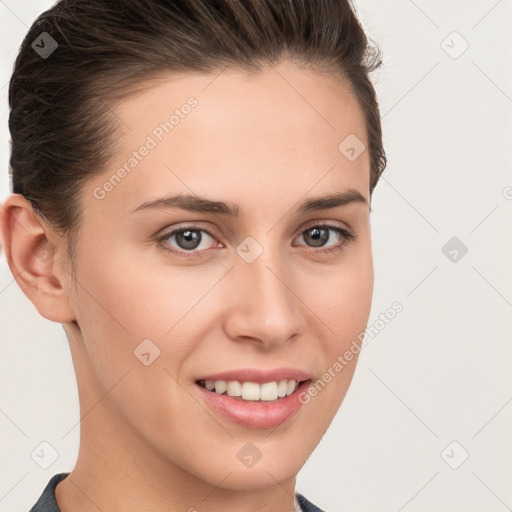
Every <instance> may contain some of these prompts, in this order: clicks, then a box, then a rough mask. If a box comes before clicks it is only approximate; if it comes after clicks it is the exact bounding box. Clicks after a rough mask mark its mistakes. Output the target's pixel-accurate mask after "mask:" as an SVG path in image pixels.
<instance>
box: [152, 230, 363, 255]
mask: <svg viewBox="0 0 512 512" xmlns="http://www.w3.org/2000/svg"><path fill="white" fill-rule="evenodd" d="M313 228H329V229H332V230H333V231H335V232H336V233H337V234H338V235H340V236H341V238H342V242H341V243H339V244H338V245H335V246H333V247H330V248H328V249H322V248H319V249H317V250H316V251H315V252H317V253H321V254H329V253H332V252H334V251H336V250H341V249H342V248H343V247H344V246H345V245H346V244H348V243H349V242H351V241H353V240H354V239H355V238H356V235H355V234H354V233H352V232H351V231H349V230H348V229H345V228H342V227H340V226H336V225H333V224H329V223H325V222H324V223H322V224H313V225H311V226H309V227H308V228H306V229H304V230H303V231H301V233H300V235H303V234H304V233H306V232H307V231H310V230H312V229H313ZM183 231H203V232H205V233H207V234H208V235H209V236H211V237H212V238H213V239H215V238H216V237H215V234H214V233H213V232H212V231H210V230H209V229H206V228H200V227H199V226H186V227H182V228H177V229H172V230H171V231H167V232H166V233H164V234H163V235H162V236H160V237H158V238H157V241H158V242H159V243H160V245H161V247H162V248H163V249H164V250H165V251H168V252H170V253H172V254H174V255H177V256H179V257H184V258H191V257H192V258H193V257H199V258H201V257H203V256H202V254H201V252H202V253H206V252H207V251H208V250H209V249H204V250H203V251H197V250H191V251H184V250H180V251H179V250H176V249H171V248H170V246H169V244H166V243H165V240H167V239H168V238H170V237H171V236H173V235H175V234H177V233H182V232H183ZM313 249H314V248H313Z"/></svg>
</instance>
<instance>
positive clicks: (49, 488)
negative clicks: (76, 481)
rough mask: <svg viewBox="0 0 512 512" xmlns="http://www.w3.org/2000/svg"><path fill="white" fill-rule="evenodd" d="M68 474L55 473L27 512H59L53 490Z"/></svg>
mask: <svg viewBox="0 0 512 512" xmlns="http://www.w3.org/2000/svg"><path fill="white" fill-rule="evenodd" d="M68 475H69V473H57V474H56V475H53V476H52V477H51V478H50V481H49V482H48V483H47V484H46V487H45V488H44V490H43V492H42V494H41V496H39V499H38V500H37V502H36V503H35V505H34V506H33V507H32V508H31V509H30V510H29V512H60V510H59V507H58V506H57V500H56V499H55V488H56V487H57V484H58V483H59V482H60V481H61V480H62V479H63V478H66V476H68Z"/></svg>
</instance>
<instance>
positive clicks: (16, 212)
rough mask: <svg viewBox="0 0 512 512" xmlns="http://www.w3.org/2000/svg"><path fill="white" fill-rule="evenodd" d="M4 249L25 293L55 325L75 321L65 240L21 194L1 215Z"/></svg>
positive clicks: (8, 202) (10, 200) (12, 197)
mask: <svg viewBox="0 0 512 512" xmlns="http://www.w3.org/2000/svg"><path fill="white" fill-rule="evenodd" d="M0 234H1V241H2V250H3V251H4V252H5V257H6V259H7V263H8V264H9V268H10V269H11V272H12V274H13V275H14V278H15V279H16V282H17V283H18V285H19V286H20V288H21V289H22V291H23V293H24V294H25V295H26V296H27V297H28V298H29V299H30V301H31V302H32V303H33V304H34V306H35V307H36V309H37V310H38V311H39V313H40V314H41V315H42V316H43V317H45V318H47V319H48V320H52V321H53V322H60V323H66V322H72V321H73V320H75V315H74V312H73V310H72V308H71V306H70V304H69V302H68V297H69V295H70V294H69V291H70V290H69V288H70V285H71V283H72V276H71V275H70V274H69V272H68V271H67V269H66V268H65V266H64V264H65V263H66V262H65V258H64V253H65V252H66V244H65V242H66V241H65V240H64V239H63V238H62V236H61V235H59V234H57V233H56V232H55V231H54V230H53V229H52V228H51V226H49V225H48V224H47V223H46V222H45V221H44V220H43V219H42V218H41V217H40V216H38V215H37V214H36V213H35V212H34V209H33V208H32V205H31V203H30V202H29V201H27V199H25V198H24V197H23V196H22V195H21V194H11V195H10V196H9V197H8V198H7V199H6V200H5V202H4V203H3V205H2V210H1V214H0Z"/></svg>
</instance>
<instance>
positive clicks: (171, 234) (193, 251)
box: [158, 227, 215, 257]
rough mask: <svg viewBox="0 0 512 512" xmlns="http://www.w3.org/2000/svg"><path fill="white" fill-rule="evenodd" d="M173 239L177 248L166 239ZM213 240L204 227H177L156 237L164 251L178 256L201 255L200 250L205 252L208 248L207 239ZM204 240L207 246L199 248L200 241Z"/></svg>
mask: <svg viewBox="0 0 512 512" xmlns="http://www.w3.org/2000/svg"><path fill="white" fill-rule="evenodd" d="M173 238H174V240H175V244H177V246H178V247H177V248H176V247H173V246H172V245H171V244H170V243H169V242H168V240H169V239H173ZM209 238H210V239H212V240H215V238H214V236H213V234H212V233H210V232H209V231H208V230H206V229H204V228H198V227H188V228H179V229H173V230H171V231H167V232H166V233H165V234H164V235H162V236H161V237H159V238H158V241H159V242H161V243H162V247H163V248H164V249H165V250H166V251H170V252H172V253H173V254H177V255H178V256H185V257H190V256H201V254H200V253H201V252H205V251H206V250H207V249H208V239H209ZM205 240H206V243H205V245H206V246H207V247H203V248H201V247H200V246H201V243H202V242H204V241H205ZM210 244H211V242H210ZM187 253H190V254H187Z"/></svg>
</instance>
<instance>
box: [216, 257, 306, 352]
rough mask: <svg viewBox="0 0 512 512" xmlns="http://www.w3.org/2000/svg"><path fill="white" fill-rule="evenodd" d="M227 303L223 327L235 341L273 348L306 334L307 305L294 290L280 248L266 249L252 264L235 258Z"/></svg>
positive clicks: (230, 275)
mask: <svg viewBox="0 0 512 512" xmlns="http://www.w3.org/2000/svg"><path fill="white" fill-rule="evenodd" d="M295 284H296V283H295ZM295 287H296V286H295ZM228 301H229V302H228V303H229V307H228V311H227V315H226V317H225V326H224V327H225V330H226V334H227V335H228V336H229V337H230V338H231V339H233V340H238V341H246V342H248V341H249V342H253V343H255V344H258V345H259V346H261V347H263V348H272V347H276V346H277V345H280V344H286V343H288V342H289V341H290V340H292V339H294V338H295V337H296V336H298V335H300V334H301V333H302V331H303V326H304V320H303V316H302V312H303V310H304V308H305V307H306V306H305V305H304V302H303V301H302V300H301V298H300V297H299V296H298V295H297V294H296V292H295V291H294V278H293V269H292V268H291V267H290V266H289V265H286V262H284V261H283V260H282V258H281V257H280V255H279V254H278V249H275V250H272V249H270V248H266V249H265V250H264V251H263V253H262V254H261V255H260V256H258V257H257V258H256V260H254V261H253V262H252V263H248V262H247V261H245V260H244V259H243V258H242V257H239V256H238V255H237V256H236V259H235V263H234V268H233V269H232V270H231V272H230V273H229V291H228Z"/></svg>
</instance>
